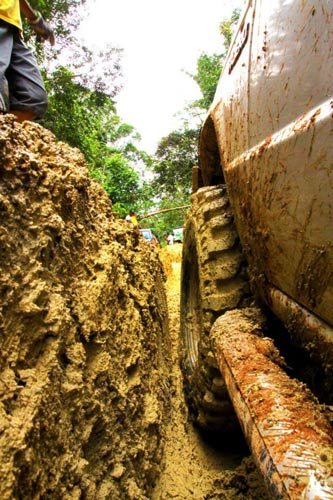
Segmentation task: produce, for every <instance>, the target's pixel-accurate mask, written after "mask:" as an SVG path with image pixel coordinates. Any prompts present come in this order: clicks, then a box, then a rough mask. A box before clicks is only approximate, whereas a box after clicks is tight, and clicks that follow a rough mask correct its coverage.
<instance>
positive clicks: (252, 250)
mask: <svg viewBox="0 0 333 500" xmlns="http://www.w3.org/2000/svg"><path fill="white" fill-rule="evenodd" d="M332 74H333V4H332V2H331V1H329V0H325V1H319V0H318V1H288V0H272V1H271V2H269V3H268V2H264V1H263V0H257V2H249V4H248V6H247V8H246V9H245V11H244V16H243V19H242V21H241V23H240V26H239V30H238V33H237V35H236V37H235V38H234V41H233V44H232V46H231V48H230V51H229V55H228V59H227V61H226V64H225V67H224V70H223V73H222V76H221V79H220V82H219V85H218V89H217V92H216V97H215V100H214V103H213V105H212V107H211V109H210V112H209V117H208V118H207V120H206V123H205V125H204V129H203V132H202V139H201V141H200V156H201V164H200V167H201V170H202V174H201V175H202V184H203V185H207V183H209V182H210V181H211V179H212V178H213V177H214V175H215V177H217V175H216V174H214V175H213V174H212V172H213V170H214V166H212V162H213V161H216V158H219V162H220V164H221V165H222V169H223V177H224V179H225V181H226V184H227V188H228V191H229V196H230V200H231V204H232V206H233V210H234V215H235V220H236V225H237V229H238V232H239V235H240V239H241V242H242V245H243V249H244V252H245V255H246V257H247V260H248V262H249V264H250V269H251V274H252V278H254V280H255V281H256V283H257V285H258V289H259V291H260V293H261V295H262V298H264V300H266V302H267V300H268V299H267V294H266V293H265V289H267V287H275V288H276V289H279V290H280V291H282V292H283V293H284V294H286V295H287V296H289V297H291V298H292V299H293V300H295V301H296V302H297V303H299V304H301V305H303V306H304V307H305V308H306V309H307V310H309V311H311V312H312V313H313V314H315V315H316V316H318V317H319V318H321V319H322V320H324V321H326V322H327V323H329V324H330V325H333V207H332V204H333V197H332V194H333V80H332ZM205 129H206V131H205ZM212 133H213V134H215V140H216V145H217V146H216V148H215V150H214V147H212V143H213V142H214V141H213V140H212V138H210V140H209V141H208V140H207V137H208V135H211V134H212ZM203 138H204V139H203ZM207 148H208V149H209V151H208V149H207ZM212 151H213V153H212ZM217 151H218V155H217ZM205 171H206V172H209V174H207V173H205Z"/></svg>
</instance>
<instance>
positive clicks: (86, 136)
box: [25, 0, 151, 214]
mask: <svg viewBox="0 0 333 500" xmlns="http://www.w3.org/2000/svg"><path fill="white" fill-rule="evenodd" d="M85 1H86V0H35V1H34V0H31V5H32V6H33V7H34V8H35V9H38V10H40V11H41V12H42V13H43V16H44V17H45V19H46V20H50V24H51V26H52V28H53V29H54V31H55V34H56V41H57V44H56V50H55V49H54V48H52V49H50V48H49V46H48V44H47V43H45V44H40V43H38V42H36V40H35V37H34V36H32V32H31V30H30V27H29V26H28V25H27V26H26V30H25V33H26V37H27V38H28V40H29V43H30V44H35V48H36V50H37V54H38V58H39V64H40V66H41V67H42V71H43V76H44V81H45V85H46V89H47V92H48V96H49V108H48V112H47V114H46V116H45V117H44V119H43V120H42V121H41V124H42V125H43V126H45V127H46V128H49V129H50V130H51V131H52V132H53V133H54V134H55V136H56V137H57V139H58V140H61V141H64V142H67V143H68V144H70V145H71V146H73V147H77V148H78V149H80V150H81V151H82V153H83V154H84V156H85V158H86V161H87V164H88V167H89V171H90V174H91V175H92V176H93V177H94V178H96V179H97V180H98V181H99V182H100V183H101V185H102V186H103V187H104V189H105V190H106V191H107V193H108V194H109V196H110V198H111V199H112V202H113V203H114V204H115V206H116V207H118V209H119V212H120V213H124V214H126V213H127V212H128V210H129V208H131V207H132V206H133V205H140V200H139V198H140V196H141V193H142V192H144V191H145V190H146V187H145V185H144V183H143V182H142V180H141V179H140V177H139V173H138V171H137V169H136V168H135V167H134V164H140V166H141V169H142V168H144V166H145V164H147V165H148V164H149V163H150V162H151V160H150V157H149V156H148V155H147V154H146V153H144V152H142V151H139V150H138V149H137V147H136V146H135V142H136V141H137V140H138V139H139V135H138V134H137V133H136V131H135V129H134V127H132V126H131V125H129V124H126V123H123V122H122V120H121V119H120V117H119V116H118V115H117V112H116V108H115V104H114V98H115V97H116V95H117V94H118V92H119V90H120V88H121V68H120V58H121V55H122V51H121V50H120V49H116V48H113V47H105V49H104V50H103V51H100V52H98V53H96V52H93V51H92V50H90V49H88V48H87V47H85V46H83V45H81V44H80V43H79V42H78V41H77V39H76V38H75V30H76V29H77V27H78V25H79V22H80V19H81V16H80V9H81V8H82V6H83V5H84V4H85ZM60 53H61V61H62V64H59V62H58V61H57V58H58V56H59V55H60ZM115 210H117V208H116V209H115Z"/></svg>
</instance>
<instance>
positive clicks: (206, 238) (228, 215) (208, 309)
mask: <svg viewBox="0 0 333 500" xmlns="http://www.w3.org/2000/svg"><path fill="white" fill-rule="evenodd" d="M181 287H182V290H181V296H182V302H181V338H182V368H183V374H184V387H185V394H186V397H187V401H188V404H189V408H190V410H191V413H192V415H193V416H194V418H195V420H196V421H197V423H198V424H199V425H200V426H201V427H203V428H206V429H211V430H216V429H219V430H222V431H223V432H224V431H226V432H228V431H230V430H231V429H234V428H235V427H236V425H237V423H236V418H235V414H234V411H233V408H232V405H231V402H230V399H229V396H228V394H227V390H226V387H225V385H224V382H223V380H222V377H221V375H220V372H219V370H218V368H217V365H216V362H215V356H214V354H213V352H212V351H211V347H210V341H209V333H210V329H211V327H212V325H213V323H214V321H215V320H216V319H217V318H218V317H219V316H221V314H223V313H224V312H225V311H227V310H230V309H234V308H237V307H244V306H248V305H249V302H250V293H249V286H248V279H247V274H246V268H245V265H244V259H243V255H242V251H241V248H240V244H239V239H238V235H237V232H236V228H235V225H234V222H233V215H232V211H231V207H230V205H229V201H228V196H227V191H226V188H225V186H214V187H207V188H201V189H199V190H198V191H197V192H196V193H195V194H194V195H193V196H192V207H191V209H190V211H189V214H188V218H187V223H186V226H185V230H184V243H183V262H182V284H181Z"/></svg>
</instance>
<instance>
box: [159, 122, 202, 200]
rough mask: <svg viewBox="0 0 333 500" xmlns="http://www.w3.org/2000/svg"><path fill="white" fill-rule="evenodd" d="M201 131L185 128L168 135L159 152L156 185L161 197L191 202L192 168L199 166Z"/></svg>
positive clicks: (161, 143) (163, 140)
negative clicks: (198, 149)
mask: <svg viewBox="0 0 333 500" xmlns="http://www.w3.org/2000/svg"><path fill="white" fill-rule="evenodd" d="M198 137H199V132H198V130H193V129H185V130H184V131H175V132H171V134H169V135H168V136H167V137H164V138H163V139H162V140H161V142H160V143H159V145H158V148H157V151H156V154H155V156H156V160H157V161H156V162H155V164H154V165H153V171H154V172H155V179H154V181H153V186H154V189H155V192H156V194H158V196H159V197H160V199H164V198H166V199H168V200H169V201H172V202H174V203H176V204H179V205H181V204H183V202H187V201H188V198H189V195H190V192H191V186H192V167H193V166H194V165H197V162H198V154H197V142H198Z"/></svg>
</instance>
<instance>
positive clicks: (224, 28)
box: [220, 9, 240, 55]
mask: <svg viewBox="0 0 333 500" xmlns="http://www.w3.org/2000/svg"><path fill="white" fill-rule="evenodd" d="M239 16H240V10H239V9H234V10H233V12H232V14H231V17H230V19H227V20H224V21H222V22H221V23H220V33H221V35H222V36H223V38H224V42H223V44H224V47H225V49H226V51H227V50H228V49H229V47H230V44H231V41H232V37H233V34H234V31H235V26H236V25H237V23H238V20H239ZM225 55H226V53H225Z"/></svg>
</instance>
